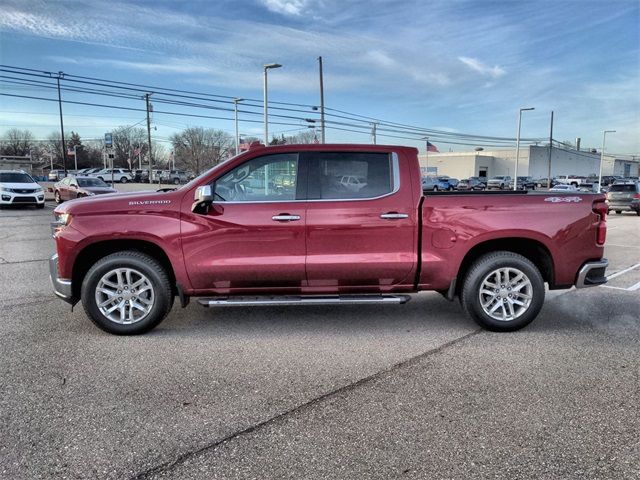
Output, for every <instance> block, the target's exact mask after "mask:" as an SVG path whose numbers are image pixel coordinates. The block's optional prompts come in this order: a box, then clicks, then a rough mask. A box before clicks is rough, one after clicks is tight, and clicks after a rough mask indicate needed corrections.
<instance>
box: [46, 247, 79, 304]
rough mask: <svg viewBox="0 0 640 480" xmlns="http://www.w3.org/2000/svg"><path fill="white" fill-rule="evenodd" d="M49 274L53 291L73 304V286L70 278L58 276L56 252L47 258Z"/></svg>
mask: <svg viewBox="0 0 640 480" xmlns="http://www.w3.org/2000/svg"><path fill="white" fill-rule="evenodd" d="M49 276H50V278H51V285H52V286H53V293H55V294H56V295H57V296H58V297H60V298H61V299H62V300H64V301H65V302H67V303H70V304H72V305H73V304H74V303H75V302H74V301H73V288H72V285H71V280H67V279H64V278H60V277H58V254H57V253H56V254H54V255H53V256H52V257H51V258H50V259H49Z"/></svg>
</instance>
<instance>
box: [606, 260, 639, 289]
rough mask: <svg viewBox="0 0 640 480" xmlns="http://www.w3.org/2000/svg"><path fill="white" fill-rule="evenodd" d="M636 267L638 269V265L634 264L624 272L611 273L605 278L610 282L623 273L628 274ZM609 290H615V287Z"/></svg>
mask: <svg viewBox="0 0 640 480" xmlns="http://www.w3.org/2000/svg"><path fill="white" fill-rule="evenodd" d="M638 267H640V263H636V264H635V265H632V266H630V267H629V268H625V269H624V270H620V271H619V272H616V273H612V274H611V275H609V276H607V280H612V279H614V278H616V277H619V276H620V275H624V274H625V273H627V272H630V271H631V270H633V269H635V268H638ZM605 286H606V285H605ZM609 288H616V287H609ZM623 290H626V289H623Z"/></svg>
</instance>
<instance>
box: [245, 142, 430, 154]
mask: <svg viewBox="0 0 640 480" xmlns="http://www.w3.org/2000/svg"><path fill="white" fill-rule="evenodd" d="M301 150H303V151H311V152H313V151H326V150H333V151H343V152H360V151H362V152H377V151H379V152H388V151H389V150H395V151H404V152H406V153H409V154H415V155H417V154H418V149H417V148H415V147H405V146H400V145H370V144H366V143H298V144H288V145H269V146H264V145H256V146H254V147H252V148H251V149H250V150H247V152H251V153H255V152H258V151H265V152H267V151H268V152H292V151H293V152H296V151H301ZM247 152H244V153H247Z"/></svg>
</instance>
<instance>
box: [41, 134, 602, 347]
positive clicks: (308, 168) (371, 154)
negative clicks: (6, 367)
mask: <svg viewBox="0 0 640 480" xmlns="http://www.w3.org/2000/svg"><path fill="white" fill-rule="evenodd" d="M353 178H355V179H357V181H350V179H353ZM345 179H347V180H345ZM421 185H422V182H421V174H420V166H419V163H418V158H417V150H416V149H414V148H409V147H398V146H381V145H373V146H372V145H286V146H270V147H264V146H261V145H256V146H254V147H253V148H251V149H250V150H249V151H247V152H245V153H242V154H240V155H238V156H236V157H234V158H232V159H230V160H228V161H226V162H224V163H221V164H219V165H217V166H216V167H214V168H213V169H211V170H209V171H208V172H206V173H204V174H202V175H200V176H199V177H198V178H196V179H195V180H193V181H191V182H190V183H188V184H186V185H184V186H183V187H181V188H178V189H177V190H172V191H158V192H148V191H147V192H136V193H128V194H109V195H101V196H100V197H93V198H91V197H89V198H83V199H80V200H72V201H70V202H66V203H63V204H61V205H60V206H58V207H57V208H56V210H55V212H54V215H55V219H56V221H55V222H54V223H53V224H52V230H53V235H54V237H55V241H56V247H57V254H55V255H54V256H53V257H52V258H51V261H50V272H51V280H52V283H53V288H54V291H55V293H56V295H58V296H59V297H61V298H62V299H64V300H66V301H67V302H69V303H71V304H72V305H74V304H76V303H77V302H78V301H79V300H82V303H83V306H84V309H85V311H86V313H87V315H88V316H89V317H90V318H91V319H92V320H93V321H94V322H95V324H96V325H97V326H98V327H100V328H102V329H104V330H106V331H108V332H111V333H115V334H137V333H142V332H145V331H148V330H149V329H151V328H153V327H155V326H156V325H158V324H159V323H160V322H161V321H162V320H163V319H164V318H165V317H166V315H167V314H168V313H169V311H170V310H171V307H172V305H173V302H174V299H175V298H176V297H178V298H179V300H180V302H181V305H182V306H183V307H184V306H186V305H187V304H188V302H189V299H190V298H191V297H199V298H198V302H199V303H200V304H202V305H204V306H209V307H211V306H224V305H244V306H249V305H291V304H295V305H302V304H311V305H324V304H329V303H348V304H369V303H405V302H406V301H407V300H409V299H410V298H411V297H410V294H412V293H416V292H419V291H422V290H435V291H438V292H440V293H441V294H443V295H444V296H446V298H448V299H449V300H453V299H454V298H455V297H459V298H460V302H461V304H462V306H463V308H464V310H465V311H466V312H467V313H468V314H469V315H470V316H471V317H473V319H474V320H475V321H476V322H478V323H479V324H480V325H482V326H483V327H485V328H488V329H491V330H495V331H512V330H517V329H519V328H522V327H523V326H525V325H527V324H528V323H529V322H531V321H532V320H533V319H534V318H535V317H536V315H537V314H538V312H539V311H540V308H541V307H542V304H543V301H544V296H545V283H546V284H547V285H548V288H550V289H561V288H570V287H571V286H573V285H575V286H576V287H586V286H592V285H599V284H602V283H605V282H606V277H605V269H606V267H607V265H608V263H607V261H606V260H605V259H603V258H602V256H603V250H604V242H605V235H606V223H605V222H606V211H607V205H606V203H605V196H604V195H603V194H582V193H579V194H578V193H571V194H569V195H566V194H562V193H560V194H559V193H556V192H553V193H551V192H536V193H532V192H512V193H510V192H495V193H493V192H439V193H431V194H425V193H423V191H422V187H421ZM425 314H427V312H425Z"/></svg>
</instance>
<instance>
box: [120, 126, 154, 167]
mask: <svg viewBox="0 0 640 480" xmlns="http://www.w3.org/2000/svg"><path fill="white" fill-rule="evenodd" d="M111 133H112V135H113V147H112V153H113V154H114V155H115V157H114V159H113V165H114V167H124V168H129V160H131V165H135V163H136V162H135V157H136V156H137V155H136V153H137V152H138V151H139V152H140V155H142V158H144V157H145V155H147V151H148V149H149V146H148V143H147V132H146V130H145V129H144V128H132V127H127V126H122V127H118V128H115V129H114V130H113V131H112V132H111Z"/></svg>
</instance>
